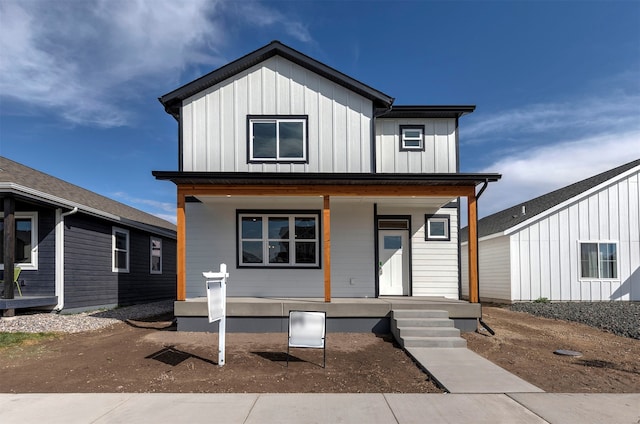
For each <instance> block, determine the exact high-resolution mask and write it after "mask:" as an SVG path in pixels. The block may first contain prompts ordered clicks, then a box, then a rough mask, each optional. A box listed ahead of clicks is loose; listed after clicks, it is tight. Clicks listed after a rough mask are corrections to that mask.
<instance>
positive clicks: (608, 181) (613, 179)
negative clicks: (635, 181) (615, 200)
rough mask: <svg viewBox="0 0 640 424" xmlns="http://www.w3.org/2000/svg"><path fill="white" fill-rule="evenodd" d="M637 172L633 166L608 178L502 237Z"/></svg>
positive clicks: (509, 230)
mask: <svg viewBox="0 0 640 424" xmlns="http://www.w3.org/2000/svg"><path fill="white" fill-rule="evenodd" d="M638 171H640V166H635V167H633V168H631V169H629V170H627V171H626V172H623V173H622V174H620V175H617V176H615V177H614V178H610V179H608V180H607V181H604V182H602V183H600V184H598V185H597V186H594V187H591V188H590V189H589V190H587V191H584V192H582V193H580V194H578V195H577V196H573V197H572V198H570V199H567V200H565V201H564V202H562V203H559V204H557V205H555V206H554V207H552V208H549V209H547V210H546V211H544V212H541V213H539V214H537V215H535V216H532V217H531V218H529V219H527V220H526V221H522V222H521V223H519V224H517V225H514V226H513V227H510V228H507V229H506V230H504V232H503V234H504V235H509V234H512V233H515V232H516V231H519V230H520V229H521V228H524V227H527V226H529V225H531V224H533V223H534V222H536V221H540V220H542V219H544V218H546V217H547V216H549V215H551V214H553V213H555V212H557V211H559V210H561V209H564V208H566V207H567V206H569V205H571V204H573V203H576V202H579V201H580V200H582V199H584V198H586V197H589V196H591V195H592V194H593V193H595V192H597V191H600V190H602V189H603V188H604V187H607V186H610V185H613V184H616V183H617V182H618V181H620V180H623V179H625V178H627V177H629V176H630V175H632V174H635V173H636V172H638ZM522 203H523V204H524V205H526V203H527V202H526V201H525V202H522Z"/></svg>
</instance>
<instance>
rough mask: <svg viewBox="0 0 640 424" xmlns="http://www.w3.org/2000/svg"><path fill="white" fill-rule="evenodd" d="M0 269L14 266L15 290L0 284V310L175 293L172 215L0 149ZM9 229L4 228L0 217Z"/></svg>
mask: <svg viewBox="0 0 640 424" xmlns="http://www.w3.org/2000/svg"><path fill="white" fill-rule="evenodd" d="M0 198H2V202H1V203H0V204H2V210H0V233H1V237H0V251H2V257H0V261H1V263H0V270H2V273H3V277H4V274H5V273H4V264H5V263H8V264H10V263H11V261H13V262H14V264H15V266H16V267H20V268H21V270H22V271H21V274H20V277H19V284H20V289H21V291H22V296H20V295H19V294H18V291H17V288H16V286H15V284H14V285H12V286H11V287H12V288H13V295H12V293H10V292H7V293H4V291H5V287H6V285H2V286H0V291H2V292H3V293H2V295H1V296H0V313H1V314H3V315H11V314H12V313H13V311H14V310H15V309H20V308H43V309H54V310H58V311H64V312H77V311H81V310H90V309H98V308H105V307H106V308H109V307H115V306H123V305H131V304H135V303H144V302H152V301H158V300H163V299H175V293H176V228H175V225H173V224H172V223H170V222H168V221H165V220H163V219H160V218H158V217H156V216H153V215H150V214H148V213H145V212H142V211H140V210H138V209H135V208H132V207H130V206H127V205H124V204H122V203H120V202H116V201H114V200H111V199H109V198H106V197H104V196H101V195H99V194H96V193H93V192H91V191H89V190H85V189H83V188H81V187H78V186H76V185H73V184H70V183H68V182H66V181H63V180H60V179H58V178H55V177H52V176H51V175H47V174H45V173H42V172H40V171H37V170H35V169H32V168H29V167H27V166H24V165H21V164H19V163H17V162H14V161H12V160H10V159H7V158H5V157H0ZM11 221H14V222H15V225H14V229H15V232H14V233H13V234H11V232H8V234H5V228H6V227H5V222H11Z"/></svg>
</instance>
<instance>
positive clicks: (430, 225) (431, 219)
mask: <svg viewBox="0 0 640 424" xmlns="http://www.w3.org/2000/svg"><path fill="white" fill-rule="evenodd" d="M449 219H450V218H449V215H425V240H438V241H449V240H451V235H450V234H449V228H450V226H449Z"/></svg>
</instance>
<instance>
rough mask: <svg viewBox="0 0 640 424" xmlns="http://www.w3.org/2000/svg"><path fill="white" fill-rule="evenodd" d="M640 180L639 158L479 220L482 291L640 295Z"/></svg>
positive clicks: (521, 295)
mask: <svg viewBox="0 0 640 424" xmlns="http://www.w3.org/2000/svg"><path fill="white" fill-rule="evenodd" d="M639 180H640V160H634V161H633V162H630V163H627V164H625V165H622V166H619V167H617V168H614V169H611V170H609V171H607V172H603V173H602V174H599V175H596V176H593V177H591V178H588V179H586V180H583V181H580V182H577V183H575V184H572V185H569V186H567V187H564V188H561V189H559V190H556V191H553V192H551V193H548V194H545V195H543V196H540V197H538V198H535V199H532V200H529V201H527V202H523V203H520V204H518V205H516V206H513V207H511V208H508V209H505V210H503V211H501V212H497V213H495V214H493V215H490V216H487V217H485V218H483V219H481V220H479V221H478V237H479V244H478V246H479V255H478V260H479V273H480V283H479V284H480V299H481V300H483V301H500V302H505V301H506V302H519V301H533V300H536V299H539V298H547V299H549V300H551V301H585V302H588V301H609V300H631V301H639V300H640V214H639V212H638V211H639V209H640V184H639ZM461 239H462V240H463V242H462V246H463V248H462V255H463V257H465V258H466V257H467V254H466V249H465V247H464V246H465V245H466V244H467V242H468V235H467V232H466V228H464V229H462V232H461ZM462 264H463V268H462V277H463V284H462V293H463V297H464V296H466V295H468V290H467V289H466V287H465V284H464V281H466V280H467V279H468V273H467V265H466V262H465V260H463V261H462Z"/></svg>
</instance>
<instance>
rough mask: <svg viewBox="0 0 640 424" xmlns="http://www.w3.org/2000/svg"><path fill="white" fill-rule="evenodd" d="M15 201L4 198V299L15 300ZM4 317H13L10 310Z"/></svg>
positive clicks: (9, 197)
mask: <svg viewBox="0 0 640 424" xmlns="http://www.w3.org/2000/svg"><path fill="white" fill-rule="evenodd" d="M15 208H16V204H15V200H14V199H13V197H11V196H7V197H5V198H4V252H2V254H3V255H4V296H3V297H4V299H13V267H14V266H15V258H16V256H15V255H16V237H15V232H16V216H15ZM4 316H13V314H12V311H10V310H8V311H6V312H5V314H4Z"/></svg>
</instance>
